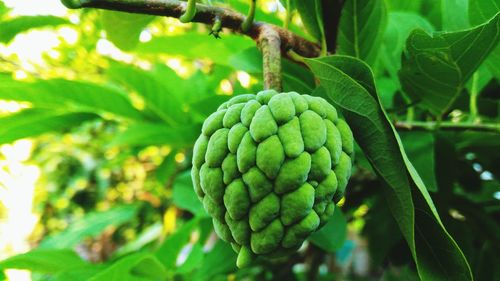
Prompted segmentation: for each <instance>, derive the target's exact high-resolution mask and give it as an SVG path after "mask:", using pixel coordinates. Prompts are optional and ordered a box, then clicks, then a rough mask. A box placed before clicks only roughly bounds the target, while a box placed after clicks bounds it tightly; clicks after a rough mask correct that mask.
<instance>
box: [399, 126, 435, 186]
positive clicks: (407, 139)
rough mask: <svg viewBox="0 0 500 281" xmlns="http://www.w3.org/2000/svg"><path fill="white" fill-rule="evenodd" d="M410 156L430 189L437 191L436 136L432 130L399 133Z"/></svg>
mask: <svg viewBox="0 0 500 281" xmlns="http://www.w3.org/2000/svg"><path fill="white" fill-rule="evenodd" d="M399 136H400V137H401V140H402V142H403V146H404V148H405V151H406V154H407V155H408V158H409V159H410V160H411V163H412V164H413V165H414V166H415V168H416V169H417V171H418V173H419V174H420V175H421V177H422V180H423V181H424V183H425V186H426V187H427V189H428V190H429V191H437V190H438V185H437V182H436V165H435V164H436V163H435V158H436V154H435V151H434V136H433V134H432V133H431V132H418V131H417V132H401V133H399Z"/></svg>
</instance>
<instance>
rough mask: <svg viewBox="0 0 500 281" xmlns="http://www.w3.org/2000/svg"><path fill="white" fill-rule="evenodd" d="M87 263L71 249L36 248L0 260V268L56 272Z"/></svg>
mask: <svg viewBox="0 0 500 281" xmlns="http://www.w3.org/2000/svg"><path fill="white" fill-rule="evenodd" d="M86 265H88V263H86V262H85V261H83V260H82V259H81V258H80V257H79V256H78V255H77V254H75V252H73V251H71V250H67V249H61V250H52V249H50V250H47V249H35V250H32V251H30V252H27V253H25V254H20V255H16V256H13V257H10V258H8V259H6V260H3V261H0V270H2V269H26V270H30V271H35V272H41V273H56V272H59V271H63V270H69V269H74V268H78V267H82V266H86Z"/></svg>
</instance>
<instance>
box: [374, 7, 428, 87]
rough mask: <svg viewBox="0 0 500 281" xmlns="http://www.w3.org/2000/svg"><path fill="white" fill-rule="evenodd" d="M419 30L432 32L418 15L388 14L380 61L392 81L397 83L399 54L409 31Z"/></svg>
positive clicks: (410, 13)
mask: <svg viewBox="0 0 500 281" xmlns="http://www.w3.org/2000/svg"><path fill="white" fill-rule="evenodd" d="M416 28H421V29H423V30H425V31H426V32H432V31H434V28H433V27H432V24H431V23H430V22H429V21H427V20H426V19H425V18H423V17H422V16H420V15H419V14H416V13H412V12H390V13H389V15H388V22H387V28H386V30H385V33H384V39H383V43H382V52H381V53H380V56H381V60H382V62H383V64H384V66H385V68H386V69H387V71H388V72H389V74H390V76H391V78H392V79H393V80H394V81H398V71H399V69H400V68H401V54H402V53H403V50H404V47H405V42H406V39H407V38H408V35H410V33H411V31H412V30H414V29H416ZM398 84H399V83H398Z"/></svg>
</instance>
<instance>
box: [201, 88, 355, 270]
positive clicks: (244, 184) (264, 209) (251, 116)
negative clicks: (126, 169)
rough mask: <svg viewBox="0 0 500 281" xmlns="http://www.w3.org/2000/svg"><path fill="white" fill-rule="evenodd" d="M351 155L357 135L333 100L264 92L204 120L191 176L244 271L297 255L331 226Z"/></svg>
mask: <svg viewBox="0 0 500 281" xmlns="http://www.w3.org/2000/svg"><path fill="white" fill-rule="evenodd" d="M352 156H353V137H352V133H351V130H350V129H349V127H348V125H347V124H346V122H345V121H343V120H342V119H339V118H338V115H337V111H336V109H335V108H334V107H333V106H332V105H331V104H330V103H328V102H327V101H326V100H324V99H323V98H320V97H313V96H309V95H300V94H298V93H295V92H290V93H279V94H278V93H277V92H276V91H273V90H266V91H262V92H259V93H258V94H257V95H253V94H248V95H239V96H235V97H234V98H232V99H230V100H229V101H228V102H225V103H223V104H222V105H221V106H220V107H219V108H218V109H217V111H216V112H214V113H213V114H212V115H210V116H209V117H208V118H207V119H206V120H205V122H204V124H203V127H202V134H201V135H200V137H199V138H198V140H197V141H196V143H195V146H194V152H193V168H192V179H193V184H194V187H195V191H196V194H197V195H198V197H199V199H200V200H201V201H202V203H203V206H204V208H205V210H206V211H207V212H208V214H209V215H210V216H211V217H212V218H213V224H214V229H215V231H216V233H217V235H218V236H219V237H220V238H221V239H222V240H224V241H227V242H230V243H231V245H232V246H233V248H234V249H235V251H236V252H238V260H237V265H238V266H239V267H243V266H246V265H247V264H249V263H250V262H251V261H252V260H253V258H255V257H256V256H264V257H279V256H284V255H287V254H289V253H291V252H293V251H296V250H297V249H298V248H299V247H300V246H301V245H302V243H303V242H304V240H305V239H306V238H307V237H308V236H309V235H310V234H311V233H312V232H314V231H316V230H318V229H319V228H320V227H321V226H322V225H324V224H325V223H326V222H327V221H328V219H329V217H330V216H331V215H332V214H333V211H334V209H335V203H337V202H338V201H339V200H340V199H341V198H342V196H343V194H344V191H345V187H346V185H347V181H348V179H349V177H350V175H351V161H352V160H351V158H352Z"/></svg>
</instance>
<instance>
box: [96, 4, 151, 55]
mask: <svg viewBox="0 0 500 281" xmlns="http://www.w3.org/2000/svg"><path fill="white" fill-rule="evenodd" d="M100 16H101V20H102V25H103V27H104V30H105V31H106V36H107V38H108V39H109V40H110V41H111V42H113V44H115V45H116V46H117V47H118V48H120V49H122V50H125V51H128V50H132V49H133V48H134V47H135V46H137V44H138V43H139V36H140V35H141V32H142V31H143V30H144V28H145V27H146V26H147V25H148V24H149V23H150V22H151V21H152V20H153V19H154V18H155V17H154V16H149V15H140V14H130V13H123V12H115V11H102V12H101V15H100Z"/></svg>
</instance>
